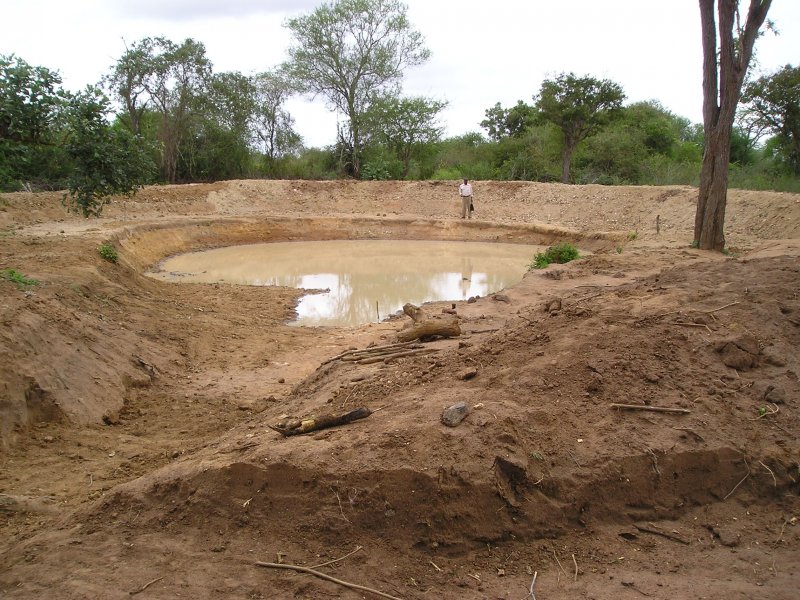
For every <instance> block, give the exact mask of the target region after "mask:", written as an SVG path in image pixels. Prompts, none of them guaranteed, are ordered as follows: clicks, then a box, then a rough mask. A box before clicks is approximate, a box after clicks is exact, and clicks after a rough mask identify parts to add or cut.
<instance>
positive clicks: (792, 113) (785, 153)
mask: <svg viewBox="0 0 800 600" xmlns="http://www.w3.org/2000/svg"><path fill="white" fill-rule="evenodd" d="M742 102H743V103H744V107H743V109H742V113H743V115H744V119H745V120H746V121H749V122H750V123H751V124H752V125H753V126H754V127H755V129H756V130H757V131H759V133H771V134H773V135H774V136H776V138H777V139H776V140H775V142H776V146H777V150H778V153H779V154H780V156H781V157H782V158H783V160H784V162H785V163H786V164H787V165H789V167H790V168H791V169H792V171H793V172H794V174H795V175H800V67H793V66H791V65H786V66H784V67H783V68H782V69H780V70H778V71H776V72H775V73H772V74H771V75H764V76H762V77H759V78H758V79H756V80H755V81H751V82H750V83H749V84H748V85H747V86H746V88H745V90H744V92H743V94H742Z"/></svg>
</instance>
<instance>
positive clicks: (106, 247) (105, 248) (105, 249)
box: [97, 244, 119, 264]
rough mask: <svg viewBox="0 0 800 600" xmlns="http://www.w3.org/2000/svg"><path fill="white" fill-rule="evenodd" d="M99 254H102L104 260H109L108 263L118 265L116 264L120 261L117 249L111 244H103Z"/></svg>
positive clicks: (98, 250) (98, 249)
mask: <svg viewBox="0 0 800 600" xmlns="http://www.w3.org/2000/svg"><path fill="white" fill-rule="evenodd" d="M97 252H99V253H100V256H101V257H102V258H103V260H107V261H108V262H111V263H115V264H116V262H117V261H118V260H119V254H117V249H116V248H114V246H112V245H111V244H102V245H101V246H98V248H97Z"/></svg>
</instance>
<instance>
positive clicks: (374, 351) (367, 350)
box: [320, 342, 414, 366]
mask: <svg viewBox="0 0 800 600" xmlns="http://www.w3.org/2000/svg"><path fill="white" fill-rule="evenodd" d="M413 343H414V342H401V343H397V344H386V345H383V346H372V347H371V348H364V349H362V350H347V351H345V352H342V353H341V354H338V355H336V356H332V357H331V358H329V359H328V360H326V361H323V362H322V363H320V366H323V365H327V364H328V363H331V362H333V361H335V360H341V359H343V358H344V357H346V356H352V355H354V354H373V355H374V354H377V353H380V352H381V351H385V350H391V349H393V348H401V347H410V346H412V345H413Z"/></svg>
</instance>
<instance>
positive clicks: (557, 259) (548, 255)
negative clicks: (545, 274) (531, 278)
mask: <svg viewBox="0 0 800 600" xmlns="http://www.w3.org/2000/svg"><path fill="white" fill-rule="evenodd" d="M580 256H581V255H580V252H578V249H577V248H576V247H575V246H573V245H572V244H570V243H569V242H562V243H560V244H556V245H555V246H550V247H549V248H548V249H547V250H545V251H544V252H537V253H536V256H534V257H533V262H532V263H531V264H530V269H544V268H545V267H547V266H548V265H550V264H552V263H557V264H560V265H563V264H564V263H568V262H570V261H571V260H575V259H576V258H580Z"/></svg>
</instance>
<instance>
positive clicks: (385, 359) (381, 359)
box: [354, 348, 441, 365]
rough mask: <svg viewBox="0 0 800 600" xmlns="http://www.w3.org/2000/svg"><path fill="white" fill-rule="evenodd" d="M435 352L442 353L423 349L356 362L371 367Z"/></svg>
mask: <svg viewBox="0 0 800 600" xmlns="http://www.w3.org/2000/svg"><path fill="white" fill-rule="evenodd" d="M434 352H441V349H439V348H422V349H420V350H405V351H403V352H395V353H393V354H381V355H379V356H373V357H370V358H362V359H359V360H356V361H354V362H355V363H356V364H357V365H371V364H373V363H378V362H389V361H392V360H395V359H396V358H403V357H405V356H416V355H418V354H433V353H434Z"/></svg>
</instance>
